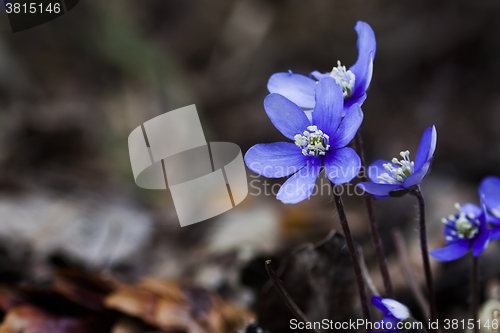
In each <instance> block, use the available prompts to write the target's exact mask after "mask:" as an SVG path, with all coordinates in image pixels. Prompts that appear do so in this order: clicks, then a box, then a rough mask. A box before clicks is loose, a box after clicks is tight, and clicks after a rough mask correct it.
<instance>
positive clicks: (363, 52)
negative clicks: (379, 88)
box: [349, 21, 377, 96]
mask: <svg viewBox="0 0 500 333" xmlns="http://www.w3.org/2000/svg"><path fill="white" fill-rule="evenodd" d="M354 29H355V30H356V32H357V33H358V45H357V46H358V60H357V61H356V63H355V64H354V65H352V66H351V68H349V69H350V70H351V71H352V72H353V73H354V75H355V76H356V81H355V88H354V92H353V96H361V95H362V94H364V93H365V91H366V89H368V86H369V85H370V82H371V77H372V73H373V60H374V59H375V52H376V48H377V43H376V41H375V33H374V32H373V30H372V28H371V27H370V26H369V25H368V24H367V23H365V22H361V21H358V23H357V24H356V27H355V28H354Z"/></svg>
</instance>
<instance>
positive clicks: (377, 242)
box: [355, 130, 394, 298]
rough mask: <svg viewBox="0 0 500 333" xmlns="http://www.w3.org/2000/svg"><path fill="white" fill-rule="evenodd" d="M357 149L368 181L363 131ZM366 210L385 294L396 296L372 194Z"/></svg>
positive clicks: (363, 174)
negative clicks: (362, 137)
mask: <svg viewBox="0 0 500 333" xmlns="http://www.w3.org/2000/svg"><path fill="white" fill-rule="evenodd" d="M355 145H356V150H357V152H358V155H359V158H360V159H361V168H362V170H361V172H360V178H361V181H363V182H366V181H367V177H366V173H367V172H368V170H367V168H366V163H365V156H364V155H365V154H364V150H363V140H362V139H361V133H360V132H359V130H358V133H357V134H356V137H355ZM364 200H365V205H366V211H367V213H368V220H369V221H370V234H371V235H372V241H373V246H374V247H375V252H376V254H377V261H378V266H379V269H380V274H381V275H382V279H383V281H384V289H385V295H386V297H389V298H394V291H393V289H392V282H391V277H390V275H389V270H388V269H387V263H386V261H385V255H384V248H383V246H382V238H381V237H380V234H379V229H378V224H377V218H376V217H375V209H374V208H373V198H372V197H371V196H366V195H365V196H364Z"/></svg>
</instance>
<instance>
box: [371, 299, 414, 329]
mask: <svg viewBox="0 0 500 333" xmlns="http://www.w3.org/2000/svg"><path fill="white" fill-rule="evenodd" d="M372 303H373V305H374V306H376V307H377V309H379V310H380V311H382V313H383V314H384V319H382V320H379V321H378V322H377V323H378V326H377V327H379V326H380V328H382V329H385V331H378V332H379V333H380V332H396V331H400V329H398V328H397V325H398V323H399V322H401V321H407V320H412V321H413V318H412V316H411V314H410V310H409V309H408V308H407V307H406V306H405V305H403V304H401V303H399V302H398V301H395V300H393V299H390V298H382V297H379V296H373V297H372ZM369 333H372V332H369Z"/></svg>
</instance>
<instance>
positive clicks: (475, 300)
mask: <svg viewBox="0 0 500 333" xmlns="http://www.w3.org/2000/svg"><path fill="white" fill-rule="evenodd" d="M478 277H479V258H478V257H475V256H474V255H472V278H471V283H472V286H471V290H470V292H471V293H472V318H474V333H479V324H478V323H477V320H478V311H479V290H478Z"/></svg>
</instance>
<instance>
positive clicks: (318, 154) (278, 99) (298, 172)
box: [245, 78, 363, 204]
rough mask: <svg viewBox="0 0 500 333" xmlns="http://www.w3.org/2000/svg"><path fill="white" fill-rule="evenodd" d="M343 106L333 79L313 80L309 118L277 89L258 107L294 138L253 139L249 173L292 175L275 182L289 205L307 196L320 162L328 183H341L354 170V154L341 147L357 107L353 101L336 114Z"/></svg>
mask: <svg viewBox="0 0 500 333" xmlns="http://www.w3.org/2000/svg"><path fill="white" fill-rule="evenodd" d="M343 105H344V98H343V94H342V89H341V88H340V86H339V85H338V84H337V83H336V82H335V80H334V79H333V78H326V79H324V80H321V81H320V82H319V83H318V84H317V85H316V106H315V108H314V112H313V114H312V121H311V120H309V119H308V118H307V117H306V115H305V114H304V112H303V111H302V109H301V108H300V107H299V106H297V105H296V104H295V103H293V102H292V101H290V100H289V99H287V98H286V97H284V96H282V95H279V94H270V95H268V96H267V97H266V99H265V100H264V108H265V110H266V113H267V115H268V116H269V119H271V122H272V123H273V124H274V126H275V127H276V128H277V129H278V130H279V131H280V132H281V133H282V134H283V135H284V136H286V137H287V138H289V139H291V140H294V141H295V142H294V143H290V142H276V143H271V144H257V145H255V146H253V147H251V148H250V149H249V150H248V151H247V153H246V155H245V163H246V165H247V166H248V168H249V169H250V170H252V171H253V172H255V173H257V174H259V175H262V176H265V177H268V178H281V177H286V176H290V175H293V176H291V177H290V178H288V179H287V181H286V182H285V183H284V184H283V186H281V188H280V190H279V191H278V194H277V196H276V198H277V199H279V200H281V201H283V202H284V203H291V204H295V203H298V202H300V201H302V200H305V199H307V198H308V197H310V196H311V194H312V192H313V190H314V186H315V183H316V178H317V177H318V175H319V173H320V171H321V166H322V164H323V163H324V166H325V168H324V169H325V172H326V174H327V176H328V178H329V179H330V181H332V182H333V183H334V184H343V183H347V182H349V181H351V180H352V179H353V178H354V177H355V176H356V175H357V174H358V173H359V170H360V167H361V161H360V158H359V156H358V155H357V154H356V152H355V151H354V150H353V149H352V148H349V147H346V146H347V144H349V142H350V141H351V140H352V138H353V137H354V136H355V135H356V132H357V131H358V129H359V126H360V125H361V122H362V120H363V112H362V111H361V108H360V107H359V105H358V104H355V105H353V106H352V107H351V111H350V112H349V113H348V115H346V116H345V117H344V118H342V110H343Z"/></svg>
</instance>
